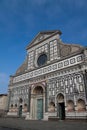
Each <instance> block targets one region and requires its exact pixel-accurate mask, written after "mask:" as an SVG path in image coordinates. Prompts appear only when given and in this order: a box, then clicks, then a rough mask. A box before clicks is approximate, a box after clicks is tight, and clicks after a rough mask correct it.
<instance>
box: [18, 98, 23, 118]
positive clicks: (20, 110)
mask: <svg viewBox="0 0 87 130" xmlns="http://www.w3.org/2000/svg"><path fill="white" fill-rule="evenodd" d="M22 102H23V99H22V98H19V110H18V115H19V117H22Z"/></svg>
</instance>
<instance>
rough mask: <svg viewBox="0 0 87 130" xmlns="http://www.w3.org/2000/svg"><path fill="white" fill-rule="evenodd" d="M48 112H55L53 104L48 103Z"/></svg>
mask: <svg viewBox="0 0 87 130" xmlns="http://www.w3.org/2000/svg"><path fill="white" fill-rule="evenodd" d="M48 111H49V112H54V111H55V103H54V102H50V103H49V110H48Z"/></svg>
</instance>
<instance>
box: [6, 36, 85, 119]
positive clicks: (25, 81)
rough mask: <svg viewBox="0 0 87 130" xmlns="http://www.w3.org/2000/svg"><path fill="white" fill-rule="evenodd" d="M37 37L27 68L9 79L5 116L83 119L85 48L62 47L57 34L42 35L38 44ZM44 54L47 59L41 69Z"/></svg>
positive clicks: (31, 48)
mask: <svg viewBox="0 0 87 130" xmlns="http://www.w3.org/2000/svg"><path fill="white" fill-rule="evenodd" d="M53 34H55V35H53ZM40 35H42V33H41V34H39V35H37V37H36V38H35V39H34V40H33V42H32V44H30V45H29V48H28V49H27V62H26V64H23V66H22V67H19V69H18V70H17V72H16V74H15V75H14V76H11V77H10V83H9V93H8V95H9V96H8V110H9V112H8V115H14V116H20V117H21V116H25V117H26V119H39V118H41V119H45V120H46V119H48V118H50V117H51V118H52V117H55V118H59V119H63V118H86V112H87V48H84V47H80V46H77V45H70V44H69V45H68V44H64V43H62V42H61V40H60V35H59V34H58V33H52V34H50V33H49V35H48V34H45V33H44V35H42V36H43V37H45V38H46V39H45V40H42V41H40V42H39V41H38V38H39V37H40ZM47 36H48V37H47ZM49 36H50V37H49ZM43 54H45V55H44V56H47V57H46V58H47V59H46V62H45V63H44V64H42V65H41V66H40V65H39V64H38V59H39V58H40V56H41V55H43ZM42 63H43V62H42ZM23 67H24V68H23ZM19 72H20V73H19ZM39 106H40V107H39ZM38 111H41V113H38Z"/></svg>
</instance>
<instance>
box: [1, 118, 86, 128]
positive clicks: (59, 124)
mask: <svg viewBox="0 0 87 130" xmlns="http://www.w3.org/2000/svg"><path fill="white" fill-rule="evenodd" d="M1 127H2V128H1ZM77 129H78V130H87V121H81V120H80V121H35V120H33V121H31V120H24V119H19V118H18V119H16V118H15V119H14V118H0V130H77Z"/></svg>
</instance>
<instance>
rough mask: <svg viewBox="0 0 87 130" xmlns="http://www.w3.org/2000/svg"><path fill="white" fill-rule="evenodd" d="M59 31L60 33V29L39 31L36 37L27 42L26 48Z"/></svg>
mask: <svg viewBox="0 0 87 130" xmlns="http://www.w3.org/2000/svg"><path fill="white" fill-rule="evenodd" d="M56 33H59V34H61V31H58V30H54V31H43V32H39V33H38V34H37V35H36V37H35V38H34V39H33V40H32V41H31V42H30V43H29V45H28V46H27V49H29V48H31V47H32V46H34V45H36V44H37V43H39V42H41V41H43V40H45V39H47V38H49V37H51V36H53V35H54V34H56Z"/></svg>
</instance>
